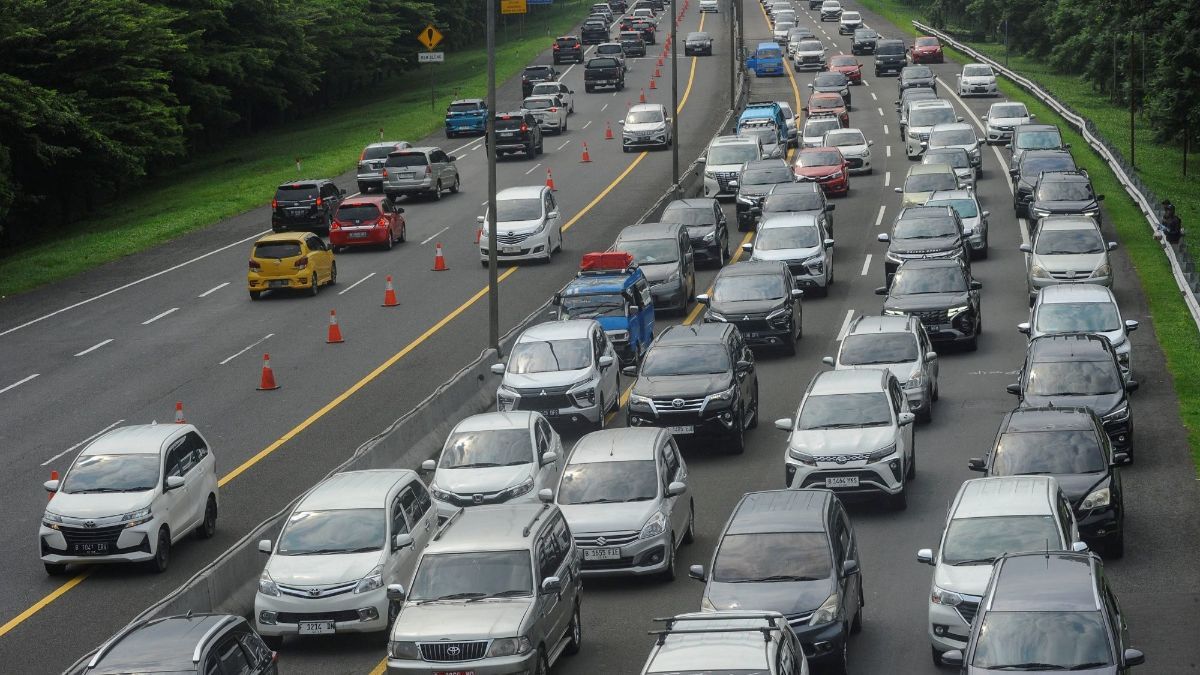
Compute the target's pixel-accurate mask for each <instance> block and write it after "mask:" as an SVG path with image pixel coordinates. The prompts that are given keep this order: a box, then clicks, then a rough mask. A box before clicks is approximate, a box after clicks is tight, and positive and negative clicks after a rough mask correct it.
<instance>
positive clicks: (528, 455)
mask: <svg viewBox="0 0 1200 675" xmlns="http://www.w3.org/2000/svg"><path fill="white" fill-rule="evenodd" d="M532 463H533V441H532V440H531V439H530V436H529V430H528V429H486V430H480V431H457V432H455V433H453V434H450V438H448V439H446V445H445V446H444V447H443V448H442V458H441V460H440V461H439V462H438V468H441V469H479V468H486V467H496V466H519V465H521V464H532Z"/></svg>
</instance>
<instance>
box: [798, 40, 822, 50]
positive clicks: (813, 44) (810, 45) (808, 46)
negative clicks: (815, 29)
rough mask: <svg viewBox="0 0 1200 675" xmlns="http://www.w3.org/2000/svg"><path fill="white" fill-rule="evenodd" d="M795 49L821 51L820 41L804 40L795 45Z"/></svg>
mask: <svg viewBox="0 0 1200 675" xmlns="http://www.w3.org/2000/svg"><path fill="white" fill-rule="evenodd" d="M796 51H798V52H819V51H821V41H820V40H805V41H803V42H801V43H800V44H799V45H796Z"/></svg>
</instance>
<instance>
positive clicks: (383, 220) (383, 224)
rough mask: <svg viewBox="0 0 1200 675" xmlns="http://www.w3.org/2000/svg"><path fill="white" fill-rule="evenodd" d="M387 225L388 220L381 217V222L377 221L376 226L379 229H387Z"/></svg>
mask: <svg viewBox="0 0 1200 675" xmlns="http://www.w3.org/2000/svg"><path fill="white" fill-rule="evenodd" d="M387 224H388V222H387V218H384V217H382V216H380V218H379V220H377V221H375V225H376V226H378V227H387Z"/></svg>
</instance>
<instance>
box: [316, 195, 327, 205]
mask: <svg viewBox="0 0 1200 675" xmlns="http://www.w3.org/2000/svg"><path fill="white" fill-rule="evenodd" d="M324 203H325V200H324V199H321V198H320V197H317V206H320V205H322V204H324Z"/></svg>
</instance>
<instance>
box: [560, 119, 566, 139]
mask: <svg viewBox="0 0 1200 675" xmlns="http://www.w3.org/2000/svg"><path fill="white" fill-rule="evenodd" d="M565 133H567V120H566V118H565V117H564V118H563V123H562V125H561V126H559V127H558V135H559V136H562V135H563V134H565Z"/></svg>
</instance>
